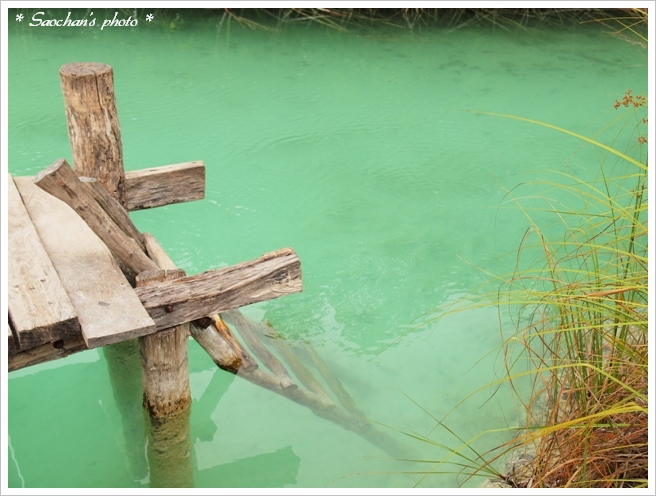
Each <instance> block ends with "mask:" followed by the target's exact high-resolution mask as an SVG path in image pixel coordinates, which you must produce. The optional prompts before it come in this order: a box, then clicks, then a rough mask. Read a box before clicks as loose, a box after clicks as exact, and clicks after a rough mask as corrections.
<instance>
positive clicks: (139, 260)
mask: <svg viewBox="0 0 656 496" xmlns="http://www.w3.org/2000/svg"><path fill="white" fill-rule="evenodd" d="M34 184H36V185H37V186H39V187H40V188H41V189H43V190H44V191H47V192H48V193H50V194H51V195H53V196H54V197H56V198H59V199H60V200H61V201H63V202H64V203H66V204H67V205H68V206H69V207H71V208H72V209H73V210H75V212H77V214H78V215H79V216H80V217H81V218H82V219H83V220H84V221H85V222H86V223H87V225H88V226H89V227H90V228H91V230H92V231H93V232H94V233H96V235H97V236H98V237H99V238H100V239H101V240H102V241H103V242H104V243H105V245H107V248H109V250H110V251H111V252H112V254H113V255H114V256H116V258H117V259H118V260H119V261H120V262H121V264H122V265H123V266H124V267H125V268H126V269H128V270H129V271H130V273H129V274H126V275H127V276H128V277H131V276H134V277H136V275H137V274H139V273H140V272H143V271H145V270H156V269H158V267H157V264H155V262H153V261H152V260H151V259H149V258H148V257H147V256H146V254H145V253H144V252H143V250H142V247H141V246H140V245H139V243H138V242H137V241H135V240H134V239H132V238H130V237H129V236H127V235H126V234H125V233H124V232H123V230H122V229H121V228H119V227H118V226H117V225H116V223H115V222H114V221H113V220H112V218H111V217H110V216H109V215H108V214H107V213H106V212H105V211H104V210H103V209H102V207H101V206H100V205H99V204H98V202H97V201H96V200H95V199H94V197H93V196H91V194H90V193H89V192H88V190H87V188H86V187H84V185H83V184H82V182H81V181H80V179H79V178H78V177H77V176H76V175H75V172H73V170H72V169H71V168H70V167H69V166H68V163H66V160H64V159H63V158H62V159H59V160H57V161H56V162H55V163H53V164H52V165H51V166H50V167H48V168H46V169H44V170H42V171H41V172H39V173H38V174H37V175H36V176H35V177H34Z"/></svg>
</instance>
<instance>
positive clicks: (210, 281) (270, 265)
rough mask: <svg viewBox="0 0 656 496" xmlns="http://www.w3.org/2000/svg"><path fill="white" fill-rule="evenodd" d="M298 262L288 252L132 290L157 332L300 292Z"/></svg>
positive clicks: (299, 265) (279, 252) (288, 249)
mask: <svg viewBox="0 0 656 496" xmlns="http://www.w3.org/2000/svg"><path fill="white" fill-rule="evenodd" d="M302 289H303V284H302V282H301V262H300V260H299V259H298V256H297V255H296V253H294V250H292V249H291V248H286V249H282V250H277V251H274V252H271V253H267V254H265V255H263V256H261V257H260V258H258V259H256V260H251V261H248V262H242V263H240V264H237V265H233V266H231V267H223V268H221V269H217V270H212V271H208V272H203V273H202V274H197V275H195V276H188V277H183V278H181V279H177V280H175V281H168V282H162V283H159V284H153V285H150V286H145V287H143V288H135V290H134V292H135V293H136V294H137V296H138V297H139V299H140V300H141V302H142V304H143V306H144V307H145V308H146V310H147V311H148V313H149V314H150V316H151V317H152V318H153V320H154V321H155V323H156V324H157V327H158V328H159V329H165V328H168V327H173V326H176V325H178V324H182V323H184V322H191V321H193V320H196V319H199V318H201V317H205V316H207V315H211V314H213V313H219V312H222V311H224V310H230V309H232V308H237V307H242V306H245V305H250V304H251V303H256V302H259V301H265V300H271V299H273V298H278V297H280V296H284V295H287V294H291V293H298V292H300V291H302Z"/></svg>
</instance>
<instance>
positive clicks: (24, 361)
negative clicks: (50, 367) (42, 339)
mask: <svg viewBox="0 0 656 496" xmlns="http://www.w3.org/2000/svg"><path fill="white" fill-rule="evenodd" d="M88 349H89V348H88V347H87V345H86V343H85V342H84V339H82V336H79V337H77V338H72V339H61V340H58V341H55V342H54V343H46V344H42V345H41V346H35V347H34V348H30V349H29V350H24V351H21V352H20V353H15V354H13V355H9V357H8V363H7V368H8V371H9V372H13V371H14V370H19V369H22V368H24V367H30V366H32V365H38V364H40V363H45V362H51V361H53V360H57V359H59V358H65V357H67V356H69V355H72V354H73V353H78V352H80V351H85V350H88Z"/></svg>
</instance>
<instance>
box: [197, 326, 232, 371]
mask: <svg viewBox="0 0 656 496" xmlns="http://www.w3.org/2000/svg"><path fill="white" fill-rule="evenodd" d="M190 331H191V335H192V336H193V338H194V339H195V340H196V341H197V342H198V344H200V345H201V347H202V348H203V349H204V350H205V351H206V352H207V354H208V355H209V356H210V358H212V361H213V362H214V363H215V364H216V365H217V366H218V367H219V368H220V369H222V370H226V371H228V372H230V373H232V374H236V373H237V372H239V370H240V369H241V366H242V363H243V362H242V359H241V357H240V356H238V355H237V354H236V353H235V350H234V349H233V348H232V346H231V345H230V343H228V342H227V341H226V340H225V339H224V338H223V337H222V336H221V335H220V334H219V333H218V332H216V330H214V329H212V328H211V327H209V326H207V327H201V326H199V325H198V324H197V321H194V322H192V323H191V327H190Z"/></svg>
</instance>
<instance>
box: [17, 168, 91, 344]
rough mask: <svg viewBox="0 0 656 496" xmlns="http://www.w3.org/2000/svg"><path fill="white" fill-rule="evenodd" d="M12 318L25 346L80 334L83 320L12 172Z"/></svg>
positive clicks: (18, 342)
mask: <svg viewBox="0 0 656 496" xmlns="http://www.w3.org/2000/svg"><path fill="white" fill-rule="evenodd" d="M7 192H8V197H7V202H8V207H9V215H8V225H7V231H8V232H7V248H8V253H7V256H8V258H9V264H8V271H7V272H8V281H7V300H8V303H9V320H10V321H11V326H12V328H13V329H14V332H15V333H16V337H17V338H18V340H17V342H15V343H14V345H15V346H16V347H20V348H21V349H27V348H32V347H34V346H38V345H41V344H44V343H48V342H50V341H55V340H57V339H62V338H65V337H68V338H70V337H74V336H79V334H80V323H79V322H78V320H77V314H76V313H75V309H74V308H73V304H72V303H71V302H70V300H69V299H68V295H67V294H66V291H65V290H64V287H63V286H62V284H61V282H60V280H59V275H58V274H57V272H56V271H55V267H54V266H53V264H52V262H51V261H50V258H49V257H48V254H47V253H46V250H45V248H44V247H43V244H42V243H41V239H40V238H39V235H38V234H37V232H36V229H35V228H34V225H33V224H32V219H31V218H30V216H29V214H28V213H27V210H26V209H25V205H24V204H23V200H22V198H21V196H20V194H19V193H18V190H17V189H16V185H15V184H14V180H13V178H12V177H11V176H9V175H8V179H7Z"/></svg>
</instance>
